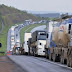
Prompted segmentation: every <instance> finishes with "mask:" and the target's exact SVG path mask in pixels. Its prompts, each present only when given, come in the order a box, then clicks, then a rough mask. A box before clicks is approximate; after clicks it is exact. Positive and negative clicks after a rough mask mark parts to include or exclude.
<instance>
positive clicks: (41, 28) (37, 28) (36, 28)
mask: <svg viewBox="0 0 72 72" xmlns="http://www.w3.org/2000/svg"><path fill="white" fill-rule="evenodd" d="M45 28H46V25H42V26H39V27H35V28H33V29H32V30H31V33H33V32H34V31H36V30H44V29H45Z"/></svg>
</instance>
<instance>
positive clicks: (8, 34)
mask: <svg viewBox="0 0 72 72" xmlns="http://www.w3.org/2000/svg"><path fill="white" fill-rule="evenodd" d="M10 32H11V29H9V30H8V33H7V51H9V50H10Z"/></svg>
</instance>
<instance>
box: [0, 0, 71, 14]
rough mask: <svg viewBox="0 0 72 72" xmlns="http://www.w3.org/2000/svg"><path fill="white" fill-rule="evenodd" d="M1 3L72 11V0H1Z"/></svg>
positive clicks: (55, 10) (37, 9)
mask: <svg viewBox="0 0 72 72" xmlns="http://www.w3.org/2000/svg"><path fill="white" fill-rule="evenodd" d="M0 4H5V5H8V6H13V7H15V8H18V9H20V10H28V11H49V12H70V13H72V0H0Z"/></svg>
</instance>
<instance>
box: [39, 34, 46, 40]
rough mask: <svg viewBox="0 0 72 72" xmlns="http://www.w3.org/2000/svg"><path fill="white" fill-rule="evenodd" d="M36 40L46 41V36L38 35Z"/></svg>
mask: <svg viewBox="0 0 72 72" xmlns="http://www.w3.org/2000/svg"><path fill="white" fill-rule="evenodd" d="M38 40H46V34H40V35H38Z"/></svg>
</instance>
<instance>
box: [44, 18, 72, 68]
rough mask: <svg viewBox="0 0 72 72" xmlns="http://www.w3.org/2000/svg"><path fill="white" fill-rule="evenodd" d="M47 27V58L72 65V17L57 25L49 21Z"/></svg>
mask: <svg viewBox="0 0 72 72" xmlns="http://www.w3.org/2000/svg"><path fill="white" fill-rule="evenodd" d="M47 28H48V29H47V38H46V45H45V54H46V58H49V59H50V60H53V61H60V62H61V63H63V64H67V66H70V67H72V18H69V19H66V20H64V21H63V22H62V23H61V24H60V25H56V26H54V23H53V24H52V23H51V24H50V22H49V23H48V25H47Z"/></svg>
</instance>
